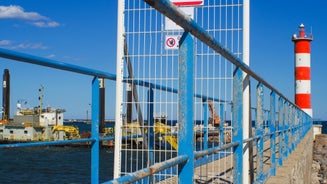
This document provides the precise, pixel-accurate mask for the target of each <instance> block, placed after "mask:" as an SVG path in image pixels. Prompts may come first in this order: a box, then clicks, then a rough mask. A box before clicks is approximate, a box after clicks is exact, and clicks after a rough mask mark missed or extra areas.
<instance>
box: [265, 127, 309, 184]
mask: <svg viewBox="0 0 327 184" xmlns="http://www.w3.org/2000/svg"><path fill="white" fill-rule="evenodd" d="M312 149H313V131H312V130H310V131H309V132H308V133H307V135H306V136H305V138H304V139H303V140H302V141H301V142H300V143H299V145H298V146H297V147H296V148H295V150H294V151H293V153H292V154H290V155H289V156H288V159H287V160H284V162H283V166H278V167H277V172H276V176H271V177H270V178H269V179H268V181H267V183H268V184H273V183H275V184H282V183H283V184H309V183H311V166H312V153H313V150H312Z"/></svg>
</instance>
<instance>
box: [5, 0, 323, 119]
mask: <svg viewBox="0 0 327 184" xmlns="http://www.w3.org/2000/svg"><path fill="white" fill-rule="evenodd" d="M326 5H327V1H325V0H313V1H305V0H287V1H285V0H275V1H262V0H261V1H260V0H252V1H251V20H250V22H251V28H250V30H251V37H250V44H251V51H250V60H251V61H250V65H251V67H252V68H253V70H254V71H256V72H257V73H258V74H259V75H260V76H262V78H264V79H265V80H266V81H268V82H270V83H271V84H272V85H274V86H275V87H276V88H277V89H279V91H280V92H282V93H283V94H285V96H287V97H288V98H289V99H291V100H292V101H293V98H294V72H293V70H294V53H293V43H292V41H291V36H292V35H293V34H294V33H297V32H298V26H299V24H301V23H303V24H304V25H305V26H306V30H307V32H311V30H312V33H313V36H314V41H313V42H312V44H311V67H312V68H311V79H312V86H311V89H312V92H311V93H312V108H313V115H314V118H317V119H324V120H327V113H326V112H327V110H325V109H326V108H325V103H326V102H327V100H326V99H327V97H326V95H325V93H326V91H327V83H326V82H325V80H326V78H327V77H326V73H325V71H327V64H326V63H325V60H326V54H325V53H326V49H327V45H326V44H327V36H326V35H327V34H326V30H327V25H326V24H325V20H326V19H327V15H326V13H325V7H326ZM116 24H117V0H83V1H77V0H68V1H64V0H60V1H51V0H29V1H26V0H12V1H0V27H1V29H0V47H2V48H7V49H12V50H15V51H19V52H23V53H29V54H33V55H37V56H41V57H46V58H51V59H54V60H59V61H63V62H67V63H71V64H76V65H81V66H85V67H90V68H94V69H99V70H102V71H106V72H109V73H115V71H116V63H115V62H116V28H117V27H116ZM0 62H1V64H0V73H1V78H2V74H3V69H5V68H8V69H9V70H10V73H11V81H12V82H11V92H12V93H11V102H12V103H11V105H12V108H11V109H12V112H11V115H13V111H14V110H15V106H16V105H15V104H16V102H17V100H19V99H24V100H28V102H29V104H30V106H31V107H33V106H35V105H37V104H38V89H39V87H40V85H43V86H44V97H45V98H44V105H45V106H48V105H50V106H53V107H60V108H65V109H66V110H67V112H66V114H65V117H66V118H85V117H86V111H90V105H89V104H90V102H91V88H90V86H91V80H92V77H90V76H82V75H76V74H72V73H69V72H65V71H57V70H54V69H51V68H44V67H41V66H36V65H29V64H25V63H18V62H14V61H10V60H6V59H0ZM106 87H107V89H106V90H107V99H106V103H107V104H108V105H107V110H106V111H107V112H112V113H107V118H114V111H113V109H114V103H115V99H114V98H110V96H111V95H110V94H113V95H114V93H115V91H114V88H113V87H114V83H113V82H112V81H107V82H106ZM0 94H1V95H2V91H0Z"/></svg>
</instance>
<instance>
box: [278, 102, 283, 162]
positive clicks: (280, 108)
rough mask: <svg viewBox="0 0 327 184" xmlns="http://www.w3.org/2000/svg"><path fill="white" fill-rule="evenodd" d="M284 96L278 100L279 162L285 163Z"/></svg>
mask: <svg viewBox="0 0 327 184" xmlns="http://www.w3.org/2000/svg"><path fill="white" fill-rule="evenodd" d="M283 104H284V103H283V98H282V97H279V100H278V130H279V135H278V164H279V165H283V146H284V141H283V138H284V126H283V122H284V108H283Z"/></svg>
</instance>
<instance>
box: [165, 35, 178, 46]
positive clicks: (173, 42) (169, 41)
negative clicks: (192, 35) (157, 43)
mask: <svg viewBox="0 0 327 184" xmlns="http://www.w3.org/2000/svg"><path fill="white" fill-rule="evenodd" d="M179 39H180V36H177V35H166V39H165V49H178V47H179Z"/></svg>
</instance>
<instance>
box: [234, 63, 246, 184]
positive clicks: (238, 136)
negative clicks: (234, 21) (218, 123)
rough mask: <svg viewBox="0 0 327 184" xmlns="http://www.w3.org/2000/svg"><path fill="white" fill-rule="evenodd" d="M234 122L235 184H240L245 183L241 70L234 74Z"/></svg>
mask: <svg viewBox="0 0 327 184" xmlns="http://www.w3.org/2000/svg"><path fill="white" fill-rule="evenodd" d="M232 121H233V122H232V126H233V132H232V141H233V142H237V143H239V145H237V146H235V147H234V150H233V152H234V155H233V159H234V161H233V168H234V172H233V179H234V182H233V183H235V184H238V183H242V182H243V131H242V127H243V72H242V70H241V69H240V68H236V69H235V71H234V74H233V120H232ZM246 172H247V171H246Z"/></svg>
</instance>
